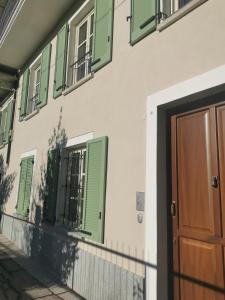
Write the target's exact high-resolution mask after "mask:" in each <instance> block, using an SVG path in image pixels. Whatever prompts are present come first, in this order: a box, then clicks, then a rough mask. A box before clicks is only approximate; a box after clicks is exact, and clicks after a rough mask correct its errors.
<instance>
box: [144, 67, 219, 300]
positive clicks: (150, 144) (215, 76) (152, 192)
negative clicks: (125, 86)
mask: <svg viewBox="0 0 225 300" xmlns="http://www.w3.org/2000/svg"><path fill="white" fill-rule="evenodd" d="M224 84H225V65H223V66H220V67H218V68H215V69H213V70H211V71H208V72H206V73H203V74H201V75H199V76H196V77H193V78H191V79H189V80H186V81H183V82H180V83H178V84H176V85H173V86H171V87H169V88H167V89H164V90H162V91H159V92H157V93H154V94H152V95H149V97H148V98H147V131H146V133H147V136H146V139H147V146H146V211H145V220H146V221H145V253H146V260H147V261H148V262H149V263H150V264H152V265H154V266H156V268H151V267H147V270H146V299H147V300H157V265H158V262H157V128H158V124H157V117H158V116H157V115H158V114H157V110H158V107H159V106H160V105H162V104H166V103H169V102H172V101H175V100H178V99H181V98H184V97H187V96H190V95H193V94H196V93H198V92H202V91H205V90H208V89H211V88H215V87H219V86H221V85H224Z"/></svg>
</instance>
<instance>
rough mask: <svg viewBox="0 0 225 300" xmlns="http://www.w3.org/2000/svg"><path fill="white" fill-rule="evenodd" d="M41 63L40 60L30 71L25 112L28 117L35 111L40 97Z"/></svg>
mask: <svg viewBox="0 0 225 300" xmlns="http://www.w3.org/2000/svg"><path fill="white" fill-rule="evenodd" d="M40 79H41V61H40V59H39V60H38V61H37V62H36V63H35V65H34V66H33V67H31V69H30V88H29V96H28V101H27V112H26V114H27V115H29V114H31V113H32V112H34V111H35V110H36V109H37V105H38V102H39V95H40Z"/></svg>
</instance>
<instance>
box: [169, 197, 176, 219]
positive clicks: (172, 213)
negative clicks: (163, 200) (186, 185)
mask: <svg viewBox="0 0 225 300" xmlns="http://www.w3.org/2000/svg"><path fill="white" fill-rule="evenodd" d="M170 212H171V215H172V216H173V217H175V216H176V203H175V201H172V203H171V206H170Z"/></svg>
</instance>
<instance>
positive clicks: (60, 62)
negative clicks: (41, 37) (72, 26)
mask: <svg viewBox="0 0 225 300" xmlns="http://www.w3.org/2000/svg"><path fill="white" fill-rule="evenodd" d="M67 42H68V24H65V25H64V26H63V27H62V29H61V30H60V31H59V32H58V35H57V48H56V61H55V80H54V92H53V96H54V98H57V97H58V96H60V95H61V94H62V91H63V89H64V86H65V75H66V58H67Z"/></svg>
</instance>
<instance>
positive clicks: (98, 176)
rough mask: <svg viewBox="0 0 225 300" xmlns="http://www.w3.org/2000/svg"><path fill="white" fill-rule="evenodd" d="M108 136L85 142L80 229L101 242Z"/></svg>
mask: <svg viewBox="0 0 225 300" xmlns="http://www.w3.org/2000/svg"><path fill="white" fill-rule="evenodd" d="M107 146H108V138H107V137H103V138H99V139H95V140H92V141H89V142H87V154H86V180H85V199H84V208H83V211H84V213H83V222H82V229H83V230H82V231H83V232H84V233H86V234H87V235H88V236H89V238H90V239H92V240H94V241H96V242H103V233H104V231H103V229H104V228H103V227H104V215H105V190H106V168H107Z"/></svg>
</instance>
